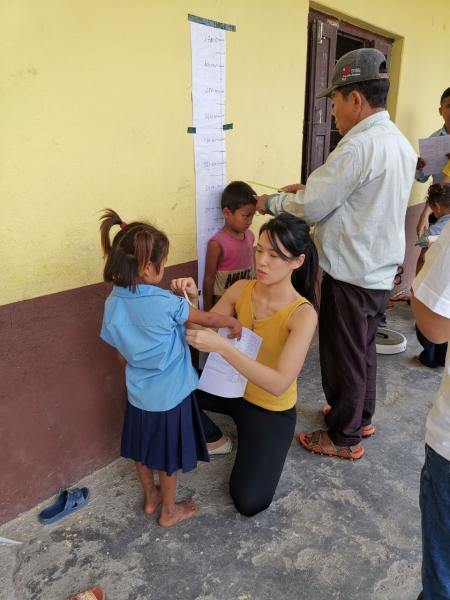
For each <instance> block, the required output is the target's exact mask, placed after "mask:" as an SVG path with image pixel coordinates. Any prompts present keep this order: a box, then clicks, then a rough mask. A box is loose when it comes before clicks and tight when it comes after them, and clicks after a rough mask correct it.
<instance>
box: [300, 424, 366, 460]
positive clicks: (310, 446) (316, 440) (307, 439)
mask: <svg viewBox="0 0 450 600" xmlns="http://www.w3.org/2000/svg"><path fill="white" fill-rule="evenodd" d="M298 439H299V441H300V444H301V445H302V447H303V448H305V450H308V451H309V452H312V453H313V454H321V455H322V456H335V457H336V458H344V459H345V460H358V459H360V458H361V457H362V456H363V454H364V448H363V446H361V444H356V445H355V446H336V444H334V442H333V441H332V440H331V439H330V437H329V436H328V433H327V432H326V431H325V430H323V429H318V430H317V431H313V432H312V433H306V432H303V433H301V434H300V435H299V436H298Z"/></svg>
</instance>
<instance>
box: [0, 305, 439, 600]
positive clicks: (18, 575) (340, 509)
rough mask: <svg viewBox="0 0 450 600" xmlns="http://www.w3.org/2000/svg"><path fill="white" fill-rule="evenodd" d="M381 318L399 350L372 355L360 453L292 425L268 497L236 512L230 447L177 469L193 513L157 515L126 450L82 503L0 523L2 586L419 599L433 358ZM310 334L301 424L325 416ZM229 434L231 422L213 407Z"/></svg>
mask: <svg viewBox="0 0 450 600" xmlns="http://www.w3.org/2000/svg"><path fill="white" fill-rule="evenodd" d="M388 323H389V325H390V326H391V327H393V328H394V329H397V330H398V331H402V332H403V333H405V335H407V337H408V348H407V351H406V352H404V353H403V354H400V355H396V356H380V357H379V363H378V364H379V378H378V406H377V412H376V416H375V420H374V422H375V424H376V425H377V427H378V433H377V435H376V436H375V437H373V438H371V439H369V440H367V441H366V442H365V447H366V455H365V456H364V457H363V458H362V460H360V461H358V462H355V463H351V462H347V461H342V460H337V459H331V458H322V457H320V456H315V455H312V454H309V453H307V452H305V451H304V450H303V449H302V448H301V447H300V446H299V444H298V441H297V439H296V438H295V439H294V440H293V441H292V446H291V450H290V452H289V455H288V459H287V462H286V465H285V469H284V472H283V475H282V478H281V481H280V484H279V487H278V490H277V493H276V496H275V500H274V502H273V504H272V506H271V507H270V508H269V509H268V510H267V511H265V512H264V513H262V514H259V515H257V516H256V517H253V518H250V519H249V518H245V517H242V516H241V515H239V514H237V513H236V510H235V509H234V507H233V505H232V503H231V501H230V498H229V496H228V492H227V481H228V476H229V472H230V469H231V467H232V463H233V454H232V455H230V456H225V457H217V458H215V459H214V460H213V461H212V462H211V464H209V465H201V466H200V467H199V468H198V469H197V470H196V471H195V472H192V473H189V474H186V475H182V476H180V480H179V497H180V498H183V497H190V496H191V495H193V496H194V498H195V500H196V501H197V503H198V506H199V515H198V517H197V518H195V519H193V520H192V521H189V522H185V523H183V524H180V525H178V526H176V527H175V528H173V529H161V528H160V527H158V525H157V524H156V518H155V517H146V516H145V515H144V514H143V513H142V511H141V504H142V499H141V492H140V488H139V485H138V482H137V481H136V477H135V473H134V468H133V466H132V464H130V463H128V462H127V461H125V460H117V461H116V462H114V463H113V464H111V465H109V466H108V467H106V468H104V469H102V470H100V471H98V472H96V473H94V474H93V475H91V476H89V477H86V478H85V479H84V480H83V481H82V482H80V485H86V486H88V487H89V488H90V493H91V498H90V501H89V504H88V505H87V506H86V507H85V508H83V509H82V510H81V511H80V512H79V513H75V514H73V515H71V516H69V517H68V518H66V519H65V520H63V521H62V522H60V523H59V524H55V525H53V526H42V525H40V524H39V523H38V521H37V518H36V516H37V513H38V512H39V510H40V509H42V506H38V507H36V508H35V509H33V510H31V511H29V512H28V513H26V514H23V515H22V516H20V517H18V518H17V519H15V520H14V521H11V522H9V523H7V524H5V525H3V526H2V527H1V528H0V536H5V537H9V538H13V539H16V540H21V541H22V542H23V544H22V545H20V546H14V547H12V546H0V597H1V598H2V599H5V600H6V599H7V600H29V599H30V600H31V599H33V600H34V599H46V600H64V599H65V598H67V597H69V596H70V595H71V594H74V593H75V592H77V591H79V590H82V589H85V588H88V587H90V586H92V585H94V584H96V583H99V584H101V585H102V586H103V588H104V589H105V591H106V596H107V598H108V599H109V600H169V599H170V600H175V599H184V600H299V599H305V600H306V599H308V600H309V599H311V600H330V599H333V598H335V599H342V600H367V599H380V600H394V599H395V600H415V599H416V597H417V594H418V592H419V590H420V561H421V549H420V513H419V508H418V493H419V474H420V469H421V464H422V460H423V438H424V425H425V418H426V413H427V411H428V409H429V407H430V405H431V402H432V399H433V396H434V394H435V393H436V391H437V389H438V386H439V381H440V378H441V376H442V369H437V370H434V371H433V370H431V369H427V368H425V367H419V366H417V365H416V364H415V363H414V362H413V361H412V357H413V356H414V354H417V351H418V348H419V346H418V343H417V341H416V339H415V335H414V329H413V322H412V319H411V314H410V310H409V308H408V307H407V305H405V304H403V305H401V306H399V305H398V306H396V307H395V309H393V310H392V311H389V313H388ZM322 402H323V394H322V389H321V384H320V371H319V366H318V348H317V343H315V344H314V346H313V348H312V349H311V352H310V354H309V356H308V360H307V363H306V365H305V367H304V369H303V375H302V377H301V381H300V386H299V402H298V419H297V432H300V431H302V430H310V429H311V428H316V427H318V426H321V425H322V423H323V419H322V417H321V416H320V414H319V408H320V406H321V404H322ZM218 422H219V423H220V424H221V425H223V426H224V430H225V432H226V433H229V434H230V435H231V436H232V437H233V438H234V439H235V431H234V429H233V425H232V423H231V422H230V421H229V420H227V419H226V418H220V420H219V421H218Z"/></svg>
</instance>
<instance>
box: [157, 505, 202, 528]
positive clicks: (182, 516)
mask: <svg viewBox="0 0 450 600" xmlns="http://www.w3.org/2000/svg"><path fill="white" fill-rule="evenodd" d="M196 512H197V507H196V506H195V503H194V501H193V500H183V502H177V503H176V504H175V506H174V508H173V510H172V511H171V512H165V511H164V508H163V509H162V510H161V515H160V517H159V519H158V525H160V526H161V527H172V525H176V524H177V523H181V521H186V520H187V519H191V518H192V517H193V516H195V513H196Z"/></svg>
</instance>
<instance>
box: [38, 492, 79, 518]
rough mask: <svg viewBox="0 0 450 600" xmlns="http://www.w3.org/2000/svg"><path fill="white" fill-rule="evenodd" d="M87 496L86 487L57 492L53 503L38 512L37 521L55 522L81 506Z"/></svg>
mask: <svg viewBox="0 0 450 600" xmlns="http://www.w3.org/2000/svg"><path fill="white" fill-rule="evenodd" d="M88 497H89V490H88V488H86V487H83V488H74V489H73V490H64V491H63V492H61V493H60V494H59V496H58V498H57V499H56V501H55V502H54V504H52V505H51V506H49V507H48V508H44V510H43V511H41V512H40V513H39V521H40V522H41V523H44V525H51V524H52V523H56V522H57V521H60V520H61V519H63V518H64V517H66V516H67V515H70V514H71V513H73V512H75V511H77V510H80V508H83V506H84V505H85V504H86V502H87V499H88Z"/></svg>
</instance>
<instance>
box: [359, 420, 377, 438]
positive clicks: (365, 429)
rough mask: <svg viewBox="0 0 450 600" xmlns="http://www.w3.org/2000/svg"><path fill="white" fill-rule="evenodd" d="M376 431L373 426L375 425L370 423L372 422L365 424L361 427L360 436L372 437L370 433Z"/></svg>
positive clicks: (372, 433) (373, 433)
mask: <svg viewBox="0 0 450 600" xmlns="http://www.w3.org/2000/svg"><path fill="white" fill-rule="evenodd" d="M376 432H377V428H376V427H375V425H372V423H370V425H365V426H364V427H361V437H363V438H369V437H372V435H375V434H376Z"/></svg>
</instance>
